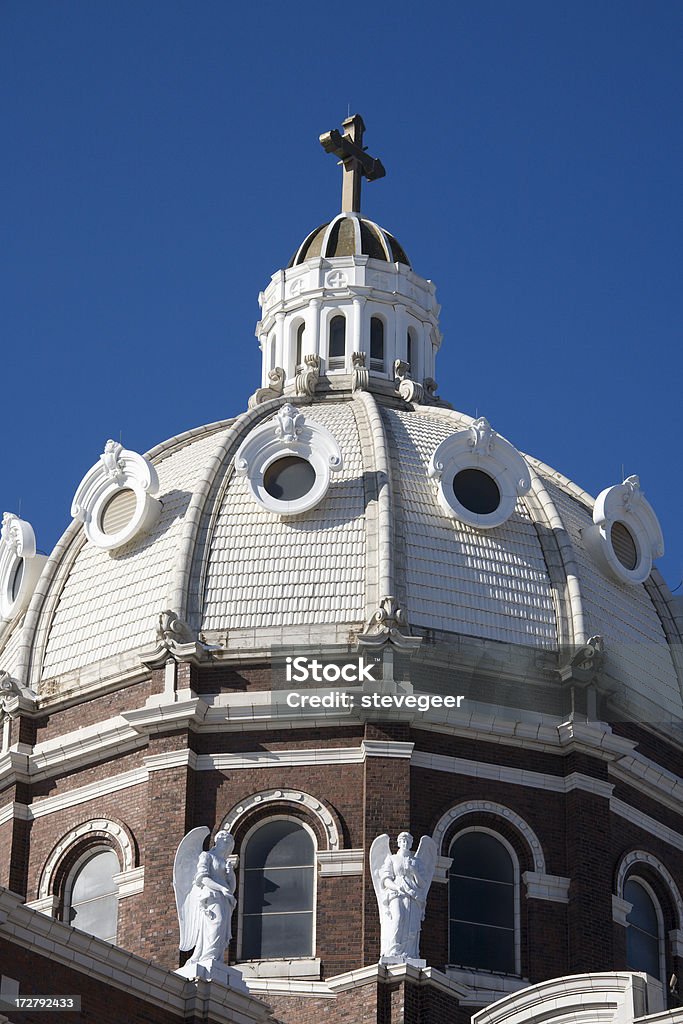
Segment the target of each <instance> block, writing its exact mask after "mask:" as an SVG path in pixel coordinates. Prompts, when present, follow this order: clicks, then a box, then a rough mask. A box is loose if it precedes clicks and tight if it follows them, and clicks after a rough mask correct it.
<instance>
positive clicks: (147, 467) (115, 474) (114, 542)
mask: <svg viewBox="0 0 683 1024" xmlns="http://www.w3.org/2000/svg"><path fill="white" fill-rule="evenodd" d="M123 491H132V493H133V495H134V496H135V510H134V512H133V514H132V516H131V518H130V519H129V521H128V522H127V523H125V524H124V525H123V527H122V528H121V529H120V530H119V531H118V532H117V533H114V534H108V533H105V532H104V530H103V529H102V525H101V522H100V520H101V517H102V513H103V511H104V509H105V507H106V505H107V503H108V502H109V501H110V500H111V498H113V497H114V495H116V494H119V493H121V492H123ZM158 493H159V477H158V476H157V471H156V469H155V468H154V466H153V465H152V463H151V462H150V461H149V459H147V458H145V456H144V455H139V454H138V453H137V452H133V451H129V450H128V449H127V448H124V447H123V445H121V444H119V443H118V442H117V441H112V440H109V441H107V443H106V444H105V446H104V452H103V453H102V455H100V458H99V460H98V462H96V463H95V465H94V466H92V467H91V468H90V469H89V470H88V472H87V473H86V474H85V476H84V477H83V479H82V480H81V482H80V484H79V485H78V487H77V489H76V493H75V495H74V499H73V502H72V504H71V515H72V516H73V517H74V519H77V520H78V521H79V522H81V523H83V526H84V529H85V535H86V537H87V538H88V540H89V541H90V543H91V544H93V545H94V546H95V547H97V548H101V549H102V550H104V551H113V550H114V549H116V548H120V547H122V545H124V544H127V543H128V542H129V541H130V540H132V539H133V538H134V537H136V536H137V535H138V534H140V533H143V532H147V531H149V530H150V529H151V528H152V527H153V526H154V524H155V523H156V521H157V519H158V518H159V515H160V513H161V502H160V501H157V499H156V498H155V497H153V495H155V494H158Z"/></svg>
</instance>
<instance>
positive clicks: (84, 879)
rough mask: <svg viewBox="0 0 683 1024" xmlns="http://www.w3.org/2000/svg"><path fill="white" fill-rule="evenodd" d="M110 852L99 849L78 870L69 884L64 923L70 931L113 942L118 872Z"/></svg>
mask: <svg viewBox="0 0 683 1024" xmlns="http://www.w3.org/2000/svg"><path fill="white" fill-rule="evenodd" d="M120 870H121V869H120V866H119V860H118V857H117V856H116V854H115V853H114V851H113V850H100V851H99V852H98V853H95V854H94V855H93V856H92V857H90V858H89V859H88V860H87V861H86V862H85V864H83V865H82V866H81V867H80V868H78V870H77V872H76V874H75V875H74V878H73V881H72V883H71V894H70V899H69V905H68V908H67V915H66V918H67V921H68V922H69V924H72V925H73V926H74V928H80V930H81V931H83V932H87V933H88V934H89V935H96V936H97V938H99V939H105V940H106V941H107V942H116V929H117V917H118V903H119V901H118V887H117V885H116V884H115V882H114V875H115V874H118V872H119V871H120Z"/></svg>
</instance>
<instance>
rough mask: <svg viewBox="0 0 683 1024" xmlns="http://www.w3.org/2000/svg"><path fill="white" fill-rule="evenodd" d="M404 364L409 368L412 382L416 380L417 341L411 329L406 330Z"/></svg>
mask: <svg viewBox="0 0 683 1024" xmlns="http://www.w3.org/2000/svg"><path fill="white" fill-rule="evenodd" d="M406 362H407V363H408V364H409V366H410V375H411V377H412V378H413V380H417V376H418V365H417V339H416V337H415V331H414V330H413V328H412V327H409V328H408V332H407V335H406Z"/></svg>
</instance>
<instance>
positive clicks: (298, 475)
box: [263, 455, 315, 501]
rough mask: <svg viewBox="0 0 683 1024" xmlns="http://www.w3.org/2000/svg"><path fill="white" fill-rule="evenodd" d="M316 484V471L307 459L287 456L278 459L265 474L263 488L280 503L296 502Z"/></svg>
mask: <svg viewBox="0 0 683 1024" xmlns="http://www.w3.org/2000/svg"><path fill="white" fill-rule="evenodd" d="M314 483H315V470H314V468H313V466H312V465H311V463H310V462H308V461H307V460H306V459H300V458H299V457H298V456H296V455H286V456H284V458H282V459H276V461H275V462H271V464H270V465H269V466H268V468H267V469H266V471H265V473H264V474H263V486H264V487H265V489H266V491H267V492H268V494H269V495H270V496H271V498H276V499H277V500H278V501H296V500H297V498H303V496H304V494H308V492H309V491H310V490H311V488H312V487H313V484H314Z"/></svg>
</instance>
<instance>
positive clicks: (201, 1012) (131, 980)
mask: <svg viewBox="0 0 683 1024" xmlns="http://www.w3.org/2000/svg"><path fill="white" fill-rule="evenodd" d="M0 935H1V936H2V937H3V938H4V939H6V940H7V941H9V942H14V943H16V944H18V945H19V946H22V947H23V948H25V949H29V950H31V951H33V952H34V953H36V954H37V955H39V956H43V957H45V958H46V959H48V960H51V961H52V962H53V963H58V964H63V965H64V966H65V967H68V968H69V969H70V970H75V971H77V972H79V973H81V974H83V975H84V976H88V977H89V978H93V979H95V980H96V981H98V982H101V983H102V984H104V985H106V986H107V987H108V988H110V989H119V990H121V991H124V992H128V993H129V994H131V995H133V996H134V997H135V998H136V999H140V1000H142V1001H143V1002H146V1003H151V1004H153V1005H154V1006H156V1007H157V1008H159V1009H162V1010H165V1011H166V1012H168V1013H169V1014H172V1015H173V1016H174V1017H177V1018H178V1020H184V1019H185V1018H186V1017H187V1016H190V1017H191V1016H192V1015H193V1012H194V1013H195V1014H196V1015H197V1016H198V1017H202V1018H204V1017H206V1018H210V1019H211V1020H212V1021H214V1022H215V1024H237V1022H239V1024H268V1021H269V1019H270V1011H269V1009H268V1007H267V1006H265V1005H264V1004H263V1003H261V1002H260V1001H259V1000H256V999H254V998H253V997H251V996H249V995H246V994H243V993H241V992H237V991H235V989H228V988H225V987H224V986H223V985H218V984H217V983H215V982H213V983H212V982H205V981H199V982H191V981H186V980H185V979H184V978H181V977H180V975H178V974H176V973H175V972H174V971H171V970H168V969H167V968H165V967H161V966H160V965H158V964H155V963H153V962H152V961H150V960H144V959H143V958H142V957H139V956H136V955H135V954H134V953H129V952H128V951H127V950H124V949H121V948H119V947H118V946H114V945H111V944H110V943H108V942H104V941H103V940H102V939H97V938H95V936H93V935H88V934H86V933H85V932H81V931H79V930H78V929H77V928H72V927H70V925H67V924H63V923H62V922H61V921H56V920H54V919H53V918H48V917H45V916H44V915H43V914H40V913H37V912H36V911H35V910H31V909H30V908H29V907H27V906H25V905H24V904H23V903H22V902H21V897H18V896H17V895H16V894H15V893H12V892H9V891H8V890H2V891H0Z"/></svg>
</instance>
